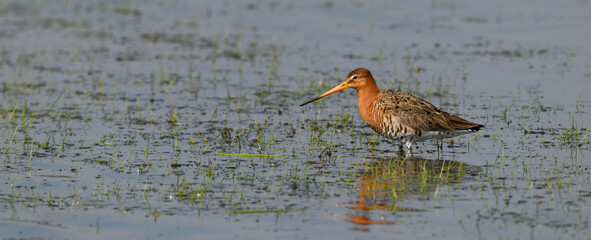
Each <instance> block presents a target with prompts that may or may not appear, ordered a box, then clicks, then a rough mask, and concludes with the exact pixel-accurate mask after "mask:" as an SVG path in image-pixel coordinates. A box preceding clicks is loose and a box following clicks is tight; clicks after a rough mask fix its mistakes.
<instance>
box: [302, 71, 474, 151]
mask: <svg viewBox="0 0 591 240" xmlns="http://www.w3.org/2000/svg"><path fill="white" fill-rule="evenodd" d="M347 88H353V89H355V90H356V91H357V106H358V108H359V115H361V118H362V119H363V121H364V122H365V123H366V124H367V125H369V127H371V129H373V130H374V131H375V132H377V133H378V134H380V135H382V136H384V137H386V138H389V139H392V140H395V141H398V142H400V151H403V150H402V148H403V146H402V144H404V145H406V147H407V148H408V153H411V151H412V145H413V143H416V142H422V141H426V140H429V139H442V138H450V137H455V136H460V135H464V134H468V133H475V132H478V131H480V130H482V129H483V128H484V125H482V124H478V123H474V122H470V121H468V120H465V119H463V118H460V117H458V116H455V115H452V114H449V113H447V112H444V111H442V110H440V109H439V108H437V107H435V106H434V105H433V104H431V103H429V102H427V101H425V100H423V99H421V98H419V97H416V96H414V95H412V94H409V93H406V92H402V91H397V90H392V89H388V90H380V89H379V88H378V85H377V84H376V81H375V80H374V78H373V76H372V74H371V72H370V71H369V70H367V69H366V68H357V69H355V70H353V71H351V72H350V73H349V74H348V75H347V78H346V79H345V81H344V82H343V83H341V84H339V85H338V86H336V87H334V88H333V89H331V90H328V91H327V92H325V93H323V94H321V95H319V96H317V97H315V98H312V99H310V100H308V101H307V102H305V103H302V104H300V106H304V105H306V104H308V103H311V102H314V101H316V100H318V99H321V98H323V97H326V96H328V95H331V94H333V93H336V92H339V91H341V90H344V89H347Z"/></svg>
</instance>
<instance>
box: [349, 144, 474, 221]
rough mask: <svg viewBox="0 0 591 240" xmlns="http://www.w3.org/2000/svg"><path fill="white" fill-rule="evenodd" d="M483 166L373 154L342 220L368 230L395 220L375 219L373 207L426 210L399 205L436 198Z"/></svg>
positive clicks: (361, 172)
mask: <svg viewBox="0 0 591 240" xmlns="http://www.w3.org/2000/svg"><path fill="white" fill-rule="evenodd" d="M480 171H481V169H480V167H477V166H471V165H467V164H465V163H462V162H459V161H454V160H443V159H437V160H430V159H424V158H420V157H417V156H406V157H403V156H398V157H387V158H384V157H374V158H371V161H370V162H369V163H367V164H364V165H363V169H361V170H360V172H359V175H360V177H359V179H358V182H357V185H358V196H357V201H356V203H355V204H354V205H352V206H347V208H348V209H351V210H354V211H352V213H351V214H345V215H344V216H343V218H341V219H338V220H341V221H346V222H351V223H354V224H356V225H361V226H357V227H354V228H351V230H356V231H369V229H368V228H366V227H362V226H367V225H375V224H378V225H391V224H395V222H393V221H389V220H384V219H379V220H376V219H372V218H371V216H373V215H375V214H372V213H373V211H374V210H378V211H390V212H424V211H428V210H426V209H418V208H407V207H402V206H399V205H397V202H398V199H400V198H409V197H412V196H418V197H419V198H420V199H421V200H429V199H431V198H435V197H436V196H435V194H436V189H437V188H438V187H440V186H441V185H449V184H458V183H462V182H463V181H464V180H465V179H467V178H472V177H474V176H477V175H478V174H479V172H480Z"/></svg>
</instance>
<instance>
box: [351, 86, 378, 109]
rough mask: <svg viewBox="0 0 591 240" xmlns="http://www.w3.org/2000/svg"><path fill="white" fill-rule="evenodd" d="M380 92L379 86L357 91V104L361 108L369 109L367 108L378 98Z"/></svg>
mask: <svg viewBox="0 0 591 240" xmlns="http://www.w3.org/2000/svg"><path fill="white" fill-rule="evenodd" d="M379 92H380V90H379V89H378V86H377V85H369V86H366V87H364V88H361V89H358V90H357V100H358V103H357V104H358V106H359V108H361V107H367V106H369V105H371V103H372V102H373V101H374V100H375V98H376V97H377V96H378V93H379Z"/></svg>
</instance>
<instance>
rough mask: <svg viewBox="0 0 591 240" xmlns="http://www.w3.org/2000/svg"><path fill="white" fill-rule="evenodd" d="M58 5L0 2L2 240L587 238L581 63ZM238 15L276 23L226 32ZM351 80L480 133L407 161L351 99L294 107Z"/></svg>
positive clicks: (559, 55) (474, 43) (545, 52)
mask: <svg viewBox="0 0 591 240" xmlns="http://www.w3.org/2000/svg"><path fill="white" fill-rule="evenodd" d="M57 2H61V1H57ZM56 4H57V3H54V2H31V1H8V2H6V3H3V4H0V13H2V14H1V16H0V18H1V19H3V20H4V22H5V23H6V24H5V25H4V26H2V27H0V38H2V39H3V40H4V41H3V42H4V44H5V46H3V47H2V48H1V49H0V60H1V61H0V68H1V70H2V71H1V74H0V75H1V77H2V81H0V82H1V85H0V96H1V97H2V100H3V101H2V105H0V116H1V117H0V153H1V154H0V156H1V157H2V160H1V166H0V173H1V174H0V179H1V180H2V181H1V182H2V187H0V203H2V205H3V206H4V208H3V210H2V212H3V213H4V214H3V216H4V217H3V218H2V220H1V221H2V222H3V223H5V227H0V229H1V231H2V232H3V234H6V235H4V236H6V237H8V238H33V237H40V236H43V237H48V238H64V237H67V236H73V237H80V236H87V235H88V236H92V238H93V237H96V238H108V237H111V236H117V237H119V238H120V237H121V236H126V235H121V232H120V229H119V228H124V229H125V230H126V232H129V233H127V234H131V235H133V236H134V237H136V238H137V236H142V237H145V238H148V237H151V238H153V236H159V235H164V234H166V235H174V236H185V235H186V236H193V235H194V234H196V233H200V234H210V236H212V237H218V238H231V237H233V236H235V235H236V236H239V235H240V236H242V234H243V233H244V232H247V233H252V232H255V233H256V234H252V235H249V236H250V237H251V238H255V237H256V238H260V237H258V236H259V235H262V234H270V232H276V234H278V233H283V232H287V233H288V234H289V236H291V237H292V238H295V237H298V236H300V235H302V236H303V237H308V238H310V236H314V237H318V236H324V235H325V234H326V233H327V232H330V233H331V234H334V235H331V237H335V236H340V235H342V236H345V237H350V236H351V234H362V235H356V237H358V238H366V237H367V235H363V234H365V233H366V232H368V231H369V232H371V233H373V234H376V235H377V236H382V235H380V234H383V235H386V236H391V234H392V232H395V233H397V234H401V236H406V237H407V238H440V237H442V236H444V237H447V238H449V237H468V238H488V236H495V238H496V237H498V238H513V237H515V236H517V238H530V236H544V237H545V236H555V237H557V238H558V237H560V238H579V237H586V236H588V234H589V230H588V229H587V222H586V221H587V220H586V219H588V218H589V212H590V211H589V210H590V209H589V206H587V204H585V203H586V202H587V201H588V200H589V197H591V187H590V186H591V185H589V176H591V172H590V169H591V168H590V164H589V163H588V161H586V159H588V157H589V150H590V147H591V145H590V144H589V137H591V136H590V135H591V130H590V129H589V124H591V122H589V119H591V117H590V116H589V113H590V111H589V109H588V106H589V104H588V103H589V99H587V97H586V95H580V96H575V95H577V94H579V93H580V92H578V91H579V88H577V87H570V85H571V84H570V82H569V83H568V84H567V82H568V81H573V82H575V81H576V82H575V84H581V85H584V87H581V88H585V87H587V86H588V84H589V83H588V72H585V73H581V72H580V71H583V70H581V69H586V68H585V67H587V68H588V66H581V63H580V61H581V56H584V55H585V54H586V53H587V52H584V51H585V50H578V49H571V48H565V47H562V46H560V45H558V46H555V47H552V46H542V47H540V46H536V45H531V46H530V45H526V46H527V47H525V46H523V45H521V44H519V43H508V42H497V41H495V40H491V39H487V37H486V36H479V37H475V38H473V37H471V36H464V37H466V38H465V39H468V40H465V42H463V43H462V44H458V45H454V44H452V43H445V42H443V43H439V42H437V43H429V44H425V43H424V42H417V43H415V42H411V43H407V42H404V41H402V40H401V41H402V42H396V43H395V44H394V43H391V42H388V41H383V42H378V43H377V44H373V43H375V42H372V41H375V40H374V38H375V39H381V38H382V37H383V38H387V39H389V38H390V37H391V36H390V35H389V34H390V31H392V32H394V33H397V32H396V31H403V30H405V29H399V28H401V27H402V26H401V25H399V24H396V23H394V24H393V23H388V24H386V25H383V23H372V27H371V28H370V29H372V31H371V33H366V32H364V33H354V34H370V35H371V34H375V35H371V36H372V37H370V38H367V37H365V36H357V37H351V36H352V35H347V34H350V33H347V32H345V33H342V32H340V30H339V29H341V27H338V28H336V30H335V31H338V32H340V33H339V34H343V36H345V37H339V39H340V40H339V41H337V42H336V43H333V42H332V41H327V39H333V40H334V36H332V35H331V36H325V35H322V34H318V32H323V31H318V30H314V28H312V30H311V31H312V32H308V31H307V30H302V29H299V28H296V27H293V28H287V29H285V27H284V26H283V25H273V22H272V21H269V20H268V19H262V20H261V19H259V17H262V16H267V15H265V14H256V16H253V15H251V14H252V12H257V11H263V12H265V13H269V14H270V15H268V16H274V15H273V14H277V12H276V11H279V12H281V15H282V17H290V19H292V18H291V16H289V15H290V14H296V15H297V13H298V11H297V10H294V9H292V7H293V6H291V5H289V6H287V5H284V4H283V3H273V4H269V6H267V5H265V4H257V3H245V4H238V3H233V2H228V3H224V4H222V5H224V6H218V5H217V4H213V3H211V4H213V5H211V6H210V5H207V4H205V3H193V2H190V1H179V2H175V3H171V4H166V6H163V5H162V4H161V3H159V2H152V1H148V2H146V3H144V2H142V4H137V3H134V2H133V1H123V2H121V3H119V2H118V3H106V2H86V1H73V2H68V3H67V4H65V3H64V4H65V5H63V6H62V5H59V4H57V5H56ZM202 4H204V5H202ZM336 4H337V3H330V4H328V3H327V4H325V5H323V6H322V8H328V9H331V8H332V6H333V5H336ZM432 4H434V6H432V7H433V8H434V9H439V8H447V7H448V6H439V5H438V4H442V3H432ZM243 5H244V6H243ZM295 5H298V4H295ZM356 9H361V11H365V10H367V9H370V10H371V9H373V10H376V11H377V14H381V13H382V12H381V11H380V9H376V7H375V6H372V5H371V4H369V5H368V6H366V5H363V6H357V7H356ZM333 10H335V11H336V10H337V9H333ZM284 11H285V12H284ZM299 11H303V10H299ZM314 11H319V10H314ZM314 11H311V12H312V13H313V12H314ZM236 12H240V13H241V14H244V16H248V17H252V18H255V17H256V19H258V21H260V22H268V23H267V24H271V25H270V26H269V25H264V24H263V25H261V26H254V25H252V23H247V22H244V23H243V22H240V24H238V23H236V22H234V20H232V19H233V17H235V13H236ZM458 12H459V11H458ZM171 13H173V14H171ZM388 14H391V13H390V12H389V11H388ZM284 15H285V16H284ZM105 16H109V18H107V17H105ZM181 16H182V17H181ZM544 17H545V16H541V18H544ZM239 18H240V19H242V15H240V16H239ZM245 19H247V18H245ZM297 19H300V20H301V18H297ZM459 19H460V20H461V21H460V23H455V24H462V25H463V26H472V25H478V27H479V28H480V27H482V25H484V26H488V25H490V24H492V22H495V21H496V20H493V19H489V18H486V17H485V16H482V17H480V16H479V17H474V16H464V17H462V18H459ZM536 19H537V18H536ZM292 20H294V21H295V19H292ZM343 21H344V20H343ZM536 21H543V19H537V20H536ZM432 22H437V24H435V25H434V26H432V29H431V30H429V31H440V30H441V28H443V29H444V30H445V31H456V30H455V29H454V28H453V27H448V26H440V25H439V21H432ZM443 22H444V23H446V21H443ZM347 23H350V22H345V23H338V24H337V26H342V25H347ZM225 24H228V25H229V26H226V25H225ZM373 24H376V26H374V25H373ZM384 24H385V23H384ZM464 24H465V25H464ZM251 25H252V26H251ZM332 27H334V26H332ZM374 27H375V30H373V28H374ZM402 28H404V27H402ZM15 29H18V31H16V30H15ZM277 29H281V30H277ZM384 29H386V30H387V31H382V30H384ZM378 30H379V31H380V32H378ZM314 31H317V32H314ZM418 32H420V31H418ZM315 34H318V35H315ZM323 34H324V33H323ZM381 34H383V35H381ZM408 34H409V35H412V36H415V35H413V34H411V33H408ZM415 34H416V33H415ZM426 34H430V33H429V32H427V33H426ZM310 35H312V36H315V37H310ZM339 36H340V35H339ZM420 36H421V39H423V37H422V35H420ZM316 37H318V38H316ZM415 37H416V36H415ZM360 40H362V41H360ZM310 41H312V42H310ZM315 41H318V42H315ZM365 41H368V42H370V43H372V44H373V45H371V46H374V47H371V46H369V45H368V46H366V45H365ZM417 41H418V40H417ZM454 41H455V40H454ZM460 42H462V41H460ZM329 43H330V44H329ZM358 45H362V46H361V47H362V48H363V49H364V50H363V51H357V50H356V49H353V50H350V52H347V51H349V50H346V51H344V52H343V50H342V49H351V48H350V46H358ZM557 62H560V63H557ZM352 65H355V66H358V65H365V66H366V67H368V68H372V71H373V72H374V75H375V76H374V77H375V78H376V79H377V80H378V81H380V82H381V83H383V84H381V85H382V86H388V88H392V89H399V90H403V91H407V92H412V93H413V94H415V95H417V96H420V97H422V98H424V99H426V100H428V101H430V102H432V103H433V104H435V105H437V106H439V107H440V108H442V109H444V110H446V111H448V112H450V113H454V114H458V115H460V116H465V117H467V118H468V119H470V120H474V121H475V122H479V123H483V124H485V125H486V129H485V130H484V131H482V132H480V133H479V134H477V135H476V134H475V135H472V136H463V137H458V138H454V139H445V140H441V141H430V142H425V143H420V144H417V145H418V152H417V154H415V155H412V156H399V155H398V154H397V153H396V149H398V143H397V142H392V141H389V140H387V139H384V138H382V137H380V136H379V135H377V134H375V133H374V132H373V131H372V130H371V129H370V128H368V127H367V126H365V124H364V123H363V122H362V121H361V119H360V117H359V116H358V113H357V109H356V107H355V106H356V102H355V99H356V98H355V97H354V95H353V94H354V93H353V92H354V91H343V92H342V93H339V94H334V95H331V96H330V97H327V98H324V99H322V100H320V101H318V102H317V103H314V104H310V107H307V108H305V109H304V108H299V107H298V106H297V105H298V104H299V103H301V102H302V100H305V99H307V98H308V97H310V96H313V95H317V94H318V93H320V92H324V91H325V90H327V89H329V88H330V87H332V86H333V85H334V83H336V82H340V81H342V77H343V75H344V74H346V73H347V72H348V71H349V70H351V69H349V68H348V66H352ZM337 66H339V67H337ZM343 66H347V67H343ZM500 69H502V70H503V71H502V72H504V73H505V72H506V73H509V74H513V75H511V76H510V77H507V76H505V75H498V72H501V71H500ZM585 71H587V70H585ZM585 74H587V75H585ZM565 75H566V77H565ZM515 76H518V77H515ZM585 77H586V78H587V79H585ZM497 78H499V79H497ZM505 78H507V80H505ZM581 78H582V79H581ZM522 79H524V80H522ZM492 80H495V81H500V82H499V83H497V82H495V81H492ZM493 82H494V83H493ZM585 84H587V85H585ZM497 85H506V86H503V87H499V86H497ZM546 85H548V86H546ZM561 87H562V89H560V90H561V91H562V92H560V93H557V92H556V91H557V90H556V89H558V88H561ZM558 95H560V96H558ZM161 219H166V220H165V221H163V220H161ZM238 225H240V226H239V227H235V226H238ZM439 225H445V226H451V227H450V228H445V229H446V230H445V231H444V232H439V231H437V232H436V231H435V230H434V229H436V228H434V227H433V226H439ZM219 226H224V227H223V228H220V227H219ZM228 226H229V227H228ZM47 227H49V228H47ZM525 228H527V229H530V230H531V233H530V232H527V233H526V232H523V231H522V229H525ZM31 229H34V230H31ZM146 229H149V230H148V231H147V232H146ZM171 229H180V230H178V232H173V231H177V230H171ZM301 229H306V231H305V232H302V231H300V230H301ZM327 229H329V230H330V231H326V230H327ZM437 229H439V228H437ZM499 229H503V230H504V231H499ZM29 230H31V231H29ZM202 230H203V231H202ZM204 230H207V231H204ZM279 230H281V231H279ZM505 230H506V231H505ZM93 234H94V235H93ZM491 234H492V235H491ZM275 236H278V237H285V236H284V235H281V236H279V235H275Z"/></svg>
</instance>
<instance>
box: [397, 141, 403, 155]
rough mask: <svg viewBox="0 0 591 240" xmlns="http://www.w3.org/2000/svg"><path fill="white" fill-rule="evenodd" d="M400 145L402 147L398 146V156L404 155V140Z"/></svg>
mask: <svg viewBox="0 0 591 240" xmlns="http://www.w3.org/2000/svg"><path fill="white" fill-rule="evenodd" d="M399 146H400V147H399V148H398V152H397V154H398V156H402V155H404V147H403V146H402V142H401V143H400V145H399Z"/></svg>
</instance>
